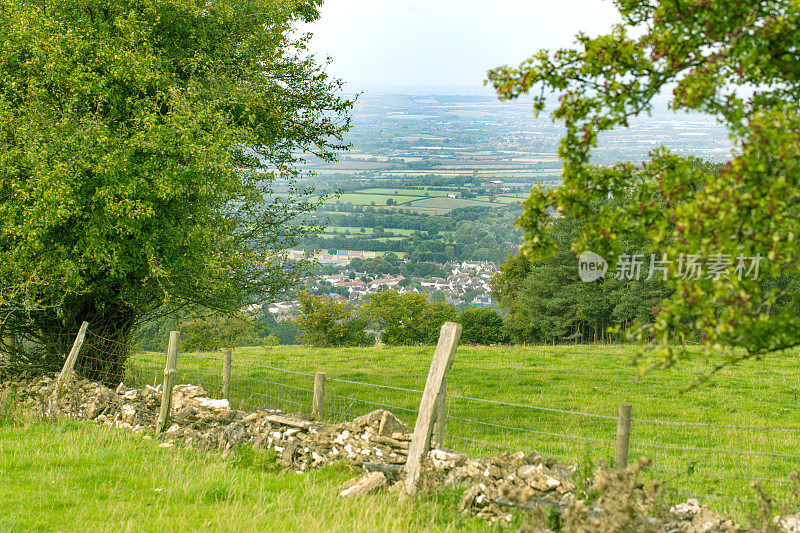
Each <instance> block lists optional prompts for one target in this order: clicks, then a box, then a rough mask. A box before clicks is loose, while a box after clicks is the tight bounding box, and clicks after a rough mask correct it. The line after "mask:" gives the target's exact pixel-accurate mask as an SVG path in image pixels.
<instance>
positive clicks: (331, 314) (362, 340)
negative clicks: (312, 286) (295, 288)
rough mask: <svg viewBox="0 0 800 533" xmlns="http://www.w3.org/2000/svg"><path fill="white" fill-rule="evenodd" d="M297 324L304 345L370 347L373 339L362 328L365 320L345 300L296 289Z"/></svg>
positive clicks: (364, 325)
mask: <svg viewBox="0 0 800 533" xmlns="http://www.w3.org/2000/svg"><path fill="white" fill-rule="evenodd" d="M298 299H299V300H300V316H299V317H298V318H297V324H298V325H299V326H300V329H301V330H302V331H303V340H304V341H305V343H306V344H309V345H311V346H318V347H331V346H370V345H372V344H374V343H375V340H374V339H373V338H371V337H370V336H368V335H367V334H366V333H365V332H364V329H365V328H366V327H367V320H366V319H365V318H363V317H361V316H360V315H359V314H357V313H356V312H355V311H354V310H353V309H351V308H350V306H349V304H348V303H347V300H344V299H342V298H328V297H325V296H317V295H314V294H311V293H309V292H308V291H300V293H299V294H298Z"/></svg>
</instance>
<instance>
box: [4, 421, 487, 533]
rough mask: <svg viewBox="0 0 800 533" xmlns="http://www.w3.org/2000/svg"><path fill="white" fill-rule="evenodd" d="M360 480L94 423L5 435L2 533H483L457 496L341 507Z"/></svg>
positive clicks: (332, 469) (335, 469)
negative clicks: (352, 482)
mask: <svg viewBox="0 0 800 533" xmlns="http://www.w3.org/2000/svg"><path fill="white" fill-rule="evenodd" d="M354 475H355V473H354V472H353V471H351V470H350V469H349V468H348V467H346V466H344V465H332V466H328V467H325V468H321V469H319V470H315V471H312V472H309V473H305V474H295V473H293V472H288V473H284V472H282V471H281V467H280V466H279V465H278V464H277V461H276V458H275V457H274V455H273V454H270V453H266V452H254V451H252V449H249V450H248V449H245V448H240V449H239V450H238V451H237V453H236V454H235V455H233V456H231V457H228V458H224V459H223V458H222V457H220V456H219V455H215V454H208V453H203V452H198V451H194V450H185V449H180V448H160V447H159V446H158V443H157V441H154V440H147V439H146V438H143V436H142V435H134V434H132V433H130V432H127V431H121V430H118V429H112V428H109V427H105V426H97V425H95V424H92V423H90V422H82V421H72V420H61V421H56V422H47V421H41V420H40V421H35V420H23V421H21V422H19V423H17V424H12V425H8V424H6V425H4V426H0V480H2V483H0V531H2V532H5V531H8V532H11V531H115V532H117V531H342V532H353V531H364V532H373V531H423V530H424V531H456V530H458V531H485V530H487V529H489V527H488V526H487V524H486V523H485V522H482V521H479V520H477V519H472V518H469V517H466V516H463V515H461V514H460V513H458V511H457V508H458V506H457V503H458V498H459V496H460V493H459V492H458V491H448V490H445V491H441V492H437V493H435V494H432V495H429V496H427V497H418V498H413V499H411V500H408V501H406V502H403V503H398V497H397V494H389V493H383V494H377V495H375V496H371V497H369V498H362V499H356V500H342V499H341V498H339V497H338V494H337V491H336V487H337V486H338V485H340V484H341V483H343V482H344V481H346V480H348V479H350V478H351V477H353V476H354Z"/></svg>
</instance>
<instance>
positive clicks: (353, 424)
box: [0, 376, 800, 533]
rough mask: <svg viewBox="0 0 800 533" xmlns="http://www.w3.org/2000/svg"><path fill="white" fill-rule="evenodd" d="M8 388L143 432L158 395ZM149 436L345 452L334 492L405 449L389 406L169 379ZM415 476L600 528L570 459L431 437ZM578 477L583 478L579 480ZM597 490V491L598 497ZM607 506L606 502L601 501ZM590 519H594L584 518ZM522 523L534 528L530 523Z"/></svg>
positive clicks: (393, 469)
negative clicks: (252, 394) (339, 408)
mask: <svg viewBox="0 0 800 533" xmlns="http://www.w3.org/2000/svg"><path fill="white" fill-rule="evenodd" d="M11 390H14V391H15V395H16V397H17V399H18V402H20V404H21V407H22V408H23V409H24V410H26V411H28V412H31V413H33V414H38V415H40V416H46V417H54V416H66V417H70V418H79V419H86V420H92V421H94V422H95V423H98V424H105V425H109V426H112V427H117V428H123V429H128V430H130V431H133V432H135V433H145V438H152V437H151V435H152V434H153V431H154V429H155V424H156V417H157V415H158V411H159V408H160V404H161V390H160V387H156V388H154V387H150V386H146V387H145V388H144V389H135V388H129V387H126V386H125V385H124V384H119V386H117V387H116V388H109V387H106V386H105V385H103V384H101V383H95V382H90V381H88V380H75V381H73V382H71V383H70V384H68V385H67V386H65V387H63V389H62V391H61V394H60V395H59V397H58V398H55V395H54V391H55V377H53V376H43V377H42V376H28V377H27V378H25V377H24V376H23V377H22V378H19V377H18V378H16V380H15V381H7V382H6V383H3V384H2V385H1V386H0V405H2V404H3V402H4V396H7V395H8V394H9V392H10V391H11ZM158 438H159V439H160V440H161V444H160V446H164V447H170V446H176V445H180V446H184V447H195V448H199V449H202V450H208V451H214V452H218V453H221V454H222V455H228V454H230V453H231V452H232V451H233V450H234V448H235V447H236V446H239V445H248V446H253V447H255V448H259V449H271V450H274V451H275V452H276V453H277V454H278V455H279V457H280V461H281V463H282V464H283V465H284V466H285V467H286V468H287V469H291V470H294V471H296V472H303V471H306V470H309V469H312V468H316V467H319V466H321V465H324V464H328V463H332V462H334V461H346V462H348V463H350V464H352V465H353V466H354V467H356V468H358V469H359V470H361V472H362V474H360V475H359V476H357V477H356V478H354V479H352V480H350V481H348V482H347V483H345V484H344V485H342V486H341V487H340V488H339V490H340V495H341V496H342V497H345V498H348V497H356V496H359V495H363V494H366V493H369V492H372V491H376V490H399V489H400V488H401V486H402V481H403V466H404V464H405V462H406V459H407V457H408V451H409V445H410V441H411V433H410V431H409V428H408V427H407V426H406V425H405V424H404V423H403V422H402V421H401V420H399V419H398V418H397V417H395V416H394V415H393V414H392V413H390V412H389V411H385V410H380V409H379V410H376V411H372V412H370V413H367V414H365V415H363V416H360V417H358V418H356V419H354V420H352V421H349V422H345V423H342V424H338V425H334V426H326V425H324V424H321V423H319V422H315V421H313V420H309V419H308V418H307V417H303V416H301V415H292V414H288V413H285V412H283V411H278V410H269V409H265V410H260V411H257V412H249V413H248V412H243V411H237V410H233V409H231V408H230V405H229V404H228V401H227V400H224V399H212V398H209V397H208V395H207V393H206V391H205V390H203V388H201V387H198V386H195V385H177V386H175V387H174V389H173V400H172V410H171V414H170V420H169V426H168V427H167V428H166V429H165V431H164V432H162V433H161V434H160V435H159V436H158ZM423 468H424V475H423V479H424V481H425V483H426V484H427V485H428V486H430V487H431V488H434V489H435V488H436V487H440V486H450V487H459V488H463V489H464V495H463V498H462V499H461V503H460V505H461V510H462V511H463V512H464V513H468V514H471V515H475V516H478V517H481V518H484V519H486V520H489V521H492V522H501V523H503V522H505V523H507V522H511V521H512V520H514V517H515V516H516V515H519V514H520V513H522V514H526V513H528V514H529V515H535V514H536V513H538V514H539V515H541V514H542V509H545V510H546V512H545V514H550V515H552V514H553V513H556V514H557V515H558V516H562V517H566V518H569V517H572V519H575V517H579V519H580V523H581V524H583V525H584V526H585V527H583V526H582V527H583V529H581V530H582V531H604V530H605V529H603V524H604V523H608V521H609V520H610V517H608V516H605V515H604V513H606V512H607V509H605V510H604V509H603V508H602V507H597V506H596V505H595V506H594V507H593V506H588V505H586V504H585V503H584V500H585V492H586V491H587V490H590V488H591V487H592V485H593V484H594V485H595V486H598V484H599V483H601V482H602V479H603V476H606V477H608V475H609V474H608V472H606V473H605V474H604V473H603V472H601V471H598V473H596V474H595V476H594V478H593V479H589V480H584V482H583V483H582V487H583V489H581V490H582V491H583V492H581V490H579V489H578V487H577V484H576V480H577V478H578V476H577V474H576V471H575V467H573V466H566V465H563V464H560V463H558V462H557V461H556V460H555V459H545V458H543V457H541V456H540V455H538V454H530V455H526V454H524V453H521V452H520V453H516V454H510V453H503V454H500V455H498V456H494V457H485V458H481V459H474V458H470V457H468V456H467V455H466V454H463V453H458V452H454V451H451V450H446V449H443V448H440V447H436V446H434V448H433V449H432V450H431V451H430V452H429V453H428V454H427V457H425V458H424V461H423ZM587 487H589V488H588V489H587ZM601 500H602V498H601ZM609 507H611V506H610V505H609ZM643 516H645V518H643V519H642V521H640V525H642V526H645V525H646V526H647V527H645V528H644V529H643V530H648V531H670V532H686V533H695V532H701V531H703V532H705V531H708V532H712V531H731V530H741V528H738V526H736V525H735V524H733V523H732V522H730V521H729V520H725V519H724V518H722V517H720V516H718V515H715V514H714V513H712V512H711V511H710V510H709V509H708V508H707V507H704V506H701V505H700V504H699V502H697V501H696V500H688V501H686V502H684V503H681V504H679V505H677V506H674V507H672V508H671V509H669V512H668V513H667V514H666V515H665V516H663V517H660V518H659V519H658V520H656V519H654V518H652V517H649V516H646V515H643ZM591 524H595V525H596V526H597V527H596V528H594V529H593V528H592V527H591ZM774 526H775V527H776V528H777V530H778V531H798V532H800V520H798V519H797V517H794V516H788V517H777V518H776V519H775V521H774ZM530 530H531V531H534V530H536V531H543V530H546V527H545V526H544V525H542V524H539V525H537V526H536V527H534V528H533V529H530Z"/></svg>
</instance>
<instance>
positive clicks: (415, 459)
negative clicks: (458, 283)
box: [403, 322, 461, 495]
mask: <svg viewBox="0 0 800 533" xmlns="http://www.w3.org/2000/svg"><path fill="white" fill-rule="evenodd" d="M460 338H461V324H456V323H453V322H445V323H444V324H442V329H441V331H440V333H439V344H438V345H437V346H436V352H435V353H434V354H433V360H432V361H431V368H430V370H429V371H428V380H427V381H426V382H425V390H424V392H423V393H422V401H421V402H420V404H419V413H418V414H417V422H416V424H415V425H414V435H413V436H412V437H411V444H410V445H409V449H408V460H407V461H406V467H405V471H406V479H405V482H404V484H403V494H404V495H409V494H413V493H414V491H415V490H416V488H417V482H418V481H419V475H420V467H421V463H422V457H423V456H424V455H425V454H426V453H428V450H429V449H430V445H431V434H432V432H433V422H434V416H435V414H436V404H437V400H438V399H439V395H440V394H441V392H442V384H443V383H444V380H445V377H446V376H447V371H448V370H450V366H451V365H452V364H453V357H454V356H455V353H456V348H457V347H458V341H459V339H460Z"/></svg>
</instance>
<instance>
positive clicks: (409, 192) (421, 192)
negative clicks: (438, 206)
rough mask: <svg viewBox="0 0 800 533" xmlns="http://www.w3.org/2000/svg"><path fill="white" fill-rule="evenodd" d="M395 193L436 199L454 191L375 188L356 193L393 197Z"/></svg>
mask: <svg viewBox="0 0 800 533" xmlns="http://www.w3.org/2000/svg"><path fill="white" fill-rule="evenodd" d="M395 192H397V194H399V195H405V196H425V194H427V195H428V196H430V197H438V196H447V195H448V194H450V193H451V192H455V191H432V190H429V189H425V190H422V189H386V188H375V189H364V190H360V191H358V193H359V194H388V195H390V196H394V195H395Z"/></svg>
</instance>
